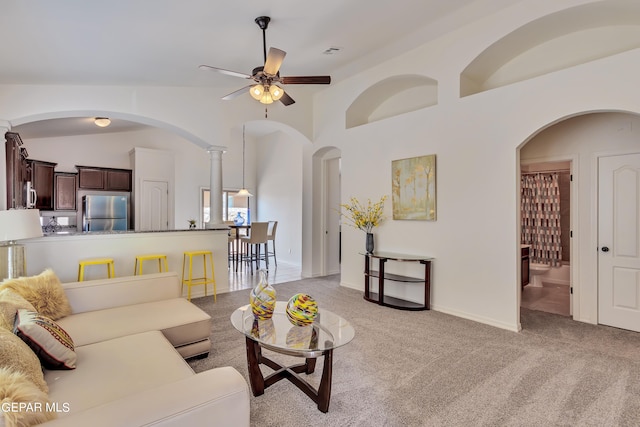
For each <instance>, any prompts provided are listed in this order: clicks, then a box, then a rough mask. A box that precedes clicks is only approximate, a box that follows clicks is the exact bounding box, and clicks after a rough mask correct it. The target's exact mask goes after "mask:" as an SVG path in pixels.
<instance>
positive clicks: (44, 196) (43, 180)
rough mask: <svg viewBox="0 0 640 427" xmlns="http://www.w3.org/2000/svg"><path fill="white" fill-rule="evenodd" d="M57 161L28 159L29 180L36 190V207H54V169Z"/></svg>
mask: <svg viewBox="0 0 640 427" xmlns="http://www.w3.org/2000/svg"><path fill="white" fill-rule="evenodd" d="M55 167H56V163H50V162H43V161H41V160H31V159H27V176H28V177H27V181H31V185H32V186H33V189H34V190H35V191H36V205H35V208H36V209H40V210H43V211H50V210H53V208H54V206H53V205H54V203H53V201H54V199H53V194H54V183H53V177H54V170H55Z"/></svg>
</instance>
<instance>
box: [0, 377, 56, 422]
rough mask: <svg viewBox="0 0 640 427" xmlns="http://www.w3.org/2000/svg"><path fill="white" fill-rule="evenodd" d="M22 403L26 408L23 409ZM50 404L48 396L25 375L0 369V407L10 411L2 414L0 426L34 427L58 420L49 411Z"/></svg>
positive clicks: (54, 414) (53, 413) (0, 415)
mask: <svg viewBox="0 0 640 427" xmlns="http://www.w3.org/2000/svg"><path fill="white" fill-rule="evenodd" d="M16 403H17V404H18V405H15V404H16ZM21 403H22V404H23V405H24V406H22V407H21V406H20V405H19V404H21ZM50 403H51V402H50V401H49V398H48V397H47V394H46V393H45V392H43V391H42V390H40V389H39V388H38V387H36V386H35V384H33V383H32V382H31V381H30V380H29V378H28V377H27V376H26V375H25V374H23V373H22V372H17V371H12V370H11V369H9V368H0V405H1V407H3V408H9V409H10V410H8V411H6V410H3V411H1V412H0V425H3V426H7V427H22V426H33V425H36V424H42V423H44V422H46V421H49V420H52V419H54V418H56V413H55V412H53V411H47V404H50ZM14 409H15V410H14Z"/></svg>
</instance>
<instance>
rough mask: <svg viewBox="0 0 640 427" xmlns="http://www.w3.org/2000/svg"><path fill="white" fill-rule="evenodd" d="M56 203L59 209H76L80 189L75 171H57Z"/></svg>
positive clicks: (56, 208) (55, 206)
mask: <svg viewBox="0 0 640 427" xmlns="http://www.w3.org/2000/svg"><path fill="white" fill-rule="evenodd" d="M54 179H55V192H54V194H55V203H54V208H55V210H57V211H75V210H76V207H77V205H76V195H77V191H78V184H77V183H78V175H77V174H75V173H67V172H56V173H55V178H54Z"/></svg>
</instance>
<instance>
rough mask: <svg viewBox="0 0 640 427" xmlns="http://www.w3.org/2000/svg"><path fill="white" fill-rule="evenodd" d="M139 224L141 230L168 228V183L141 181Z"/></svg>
mask: <svg viewBox="0 0 640 427" xmlns="http://www.w3.org/2000/svg"><path fill="white" fill-rule="evenodd" d="M141 204H142V206H141V212H140V225H141V229H142V230H166V229H168V228H169V183H168V182H166V181H142V197H141Z"/></svg>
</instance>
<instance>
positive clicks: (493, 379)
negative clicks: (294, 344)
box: [190, 276, 640, 427]
mask: <svg viewBox="0 0 640 427" xmlns="http://www.w3.org/2000/svg"><path fill="white" fill-rule="evenodd" d="M275 287H276V291H277V293H278V300H285V301H286V300H288V299H289V298H290V297H291V296H292V295H293V294H295V293H297V292H305V293H308V294H310V295H312V296H313V297H314V298H315V299H316V300H317V301H318V304H319V307H320V309H322V308H326V309H329V310H331V311H333V312H335V313H338V314H340V315H341V316H343V317H345V318H346V319H348V320H349V321H350V322H351V323H352V324H353V326H354V328H355V330H356V337H355V339H354V340H353V341H352V342H351V343H350V344H348V345H346V346H344V347H341V348H339V349H337V350H335V351H334V365H333V367H334V370H333V387H332V394H331V403H330V405H329V412H328V413H326V414H324V413H322V412H320V411H318V410H317V408H316V405H315V404H314V403H313V402H312V401H311V400H310V399H309V398H308V397H307V396H306V395H304V394H303V393H302V392H301V391H300V390H298V389H297V388H296V387H295V386H293V384H291V383H289V382H288V381H286V380H283V381H281V382H279V383H277V384H275V385H273V386H272V387H270V388H268V389H267V390H266V391H265V394H264V395H262V396H258V397H253V396H252V397H251V424H252V425H253V426H261V427H263V426H279V427H282V426H300V425H311V426H636V425H640V334H637V333H633V332H628V331H623V330H619V329H615V328H608V327H603V326H593V325H587V324H584V323H580V322H574V321H572V320H571V319H568V318H565V317H562V316H558V315H553V314H547V313H542V312H536V311H532V310H526V309H524V310H523V314H522V315H523V319H522V323H523V327H524V331H523V332H521V333H514V332H509V331H505V330H501V329H497V328H493V327H490V326H486V325H482V324H479V323H475V322H471V321H468V320H464V319H460V318H457V317H453V316H449V315H446V314H442V313H438V312H435V311H423V312H407V311H400V310H394V309H390V308H386V307H380V306H377V305H375V304H372V303H369V302H366V301H364V300H363V299H362V294H361V293H360V292H357V291H355V290H352V289H347V288H343V287H340V286H339V278H338V277H337V276H329V277H326V278H317V279H307V280H301V281H295V282H290V283H283V284H279V285H275ZM248 300H249V291H248V290H244V291H237V292H231V293H227V294H223V295H219V296H218V302H217V303H216V304H214V303H213V300H212V298H198V299H194V300H193V302H194V303H196V304H198V305H199V306H200V307H202V308H203V309H204V310H206V311H207V312H208V313H210V314H211V316H212V317H213V324H214V326H213V330H212V336H211V340H212V342H213V348H212V351H211V353H210V355H209V357H208V358H206V359H200V360H192V361H190V364H191V366H192V367H193V369H194V370H196V371H202V370H206V369H211V368H213V367H217V366H226V365H230V366H233V367H235V368H236V369H237V370H238V371H240V372H241V373H242V374H243V375H244V376H245V378H247V367H246V355H245V347H244V337H243V335H242V334H240V333H239V332H237V331H236V330H235V329H234V328H233V326H231V323H230V322H229V316H230V315H231V313H232V312H233V310H235V309H236V308H237V307H238V306H240V305H244V304H246V303H248ZM269 355H270V356H272V357H273V358H274V359H276V360H283V359H282V357H283V356H280V355H274V354H273V353H269ZM301 360H302V359H297V360H296V359H293V361H294V362H298V361H301ZM318 368H319V369H317V370H316V372H315V373H314V374H313V375H311V376H310V378H309V382H311V383H312V384H316V385H317V383H318V382H319V376H320V375H321V371H322V364H321V363H319V364H318ZM265 372H269V369H268V368H265Z"/></svg>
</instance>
